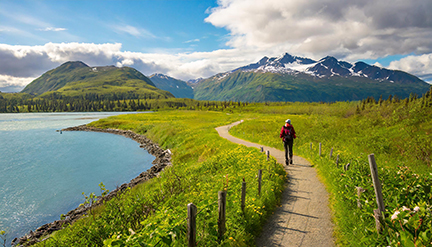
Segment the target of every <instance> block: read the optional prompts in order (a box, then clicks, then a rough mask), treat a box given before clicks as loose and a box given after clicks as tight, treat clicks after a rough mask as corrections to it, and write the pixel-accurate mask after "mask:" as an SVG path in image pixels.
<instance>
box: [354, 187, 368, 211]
mask: <svg viewBox="0 0 432 247" xmlns="http://www.w3.org/2000/svg"><path fill="white" fill-rule="evenodd" d="M356 189H357V207H358V208H362V204H361V202H360V198H361V195H362V193H363V192H365V191H366V190H365V189H363V188H362V187H356Z"/></svg>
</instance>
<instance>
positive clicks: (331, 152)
mask: <svg viewBox="0 0 432 247" xmlns="http://www.w3.org/2000/svg"><path fill="white" fill-rule="evenodd" d="M332 156H333V148H331V149H330V159H331V157H332Z"/></svg>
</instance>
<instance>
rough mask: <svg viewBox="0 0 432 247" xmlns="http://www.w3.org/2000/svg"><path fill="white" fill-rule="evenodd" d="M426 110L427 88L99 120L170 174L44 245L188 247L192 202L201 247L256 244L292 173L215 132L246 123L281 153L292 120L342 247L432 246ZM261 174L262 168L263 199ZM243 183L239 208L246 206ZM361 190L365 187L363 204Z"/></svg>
mask: <svg viewBox="0 0 432 247" xmlns="http://www.w3.org/2000/svg"><path fill="white" fill-rule="evenodd" d="M431 106H432V99H431V94H430V92H429V93H427V94H426V95H424V96H423V97H422V98H417V97H414V96H413V97H410V98H408V99H406V100H399V99H397V98H391V97H389V98H388V99H386V100H382V99H380V100H378V101H375V100H374V99H367V100H364V101H362V102H337V103H333V104H327V103H326V104H320V103H260V104H248V105H244V104H238V105H230V106H229V107H219V108H217V109H215V108H214V107H210V105H207V106H206V107H201V108H200V109H201V110H164V111H158V112H154V113H151V114H137V115H122V116H115V117H110V118H107V119H102V120H99V121H96V122H93V123H91V124H90V125H91V126H95V127H100V128H118V129H129V130H132V131H134V132H136V133H139V134H143V135H146V136H147V137H148V138H150V139H151V140H153V141H155V142H157V143H159V144H160V145H161V146H162V147H163V148H164V149H170V150H171V151H172V153H173V157H172V163H173V166H171V167H168V168H166V169H165V170H164V171H163V172H162V173H161V174H160V176H159V177H157V178H155V179H152V180H151V181H148V182H145V183H142V184H140V185H139V186H136V187H134V188H133V189H131V190H129V191H128V192H126V193H124V194H122V195H121V196H119V197H117V198H115V199H113V200H111V201H109V202H107V203H105V204H104V205H103V206H101V207H99V208H97V209H96V210H93V211H92V212H91V213H90V215H88V216H87V217H85V218H83V219H81V220H79V221H78V222H76V223H74V224H73V225H72V226H68V227H66V228H65V229H64V230H62V231H59V232H57V233H55V234H53V236H51V237H50V238H49V239H48V240H47V241H44V242H41V243H39V244H38V246H104V245H105V246H185V245H187V236H186V218H187V208H186V206H187V204H188V203H194V204H195V205H197V207H198V212H199V214H198V217H197V233H198V235H197V242H198V245H200V246H253V245H254V239H255V238H256V237H257V236H258V235H259V233H260V231H261V228H262V226H263V224H264V222H265V221H266V219H267V218H268V216H269V215H270V214H271V213H272V212H273V211H274V209H275V208H276V207H277V206H278V203H279V198H280V195H281V191H282V190H283V185H284V183H285V182H286V173H285V171H284V170H283V167H282V165H280V164H277V163H276V161H275V160H274V159H270V160H269V161H267V160H266V157H265V155H264V154H263V153H260V152H259V150H257V149H254V148H246V147H244V146H239V145H236V144H232V143H230V142H228V141H227V140H225V139H222V138H220V137H219V136H218V134H217V132H216V130H215V127H218V126H222V125H226V124H230V123H232V122H235V121H238V120H241V119H243V120H245V122H244V123H242V124H240V125H238V126H236V127H233V128H232V129H231V130H230V133H231V134H232V135H234V136H237V137H240V138H242V139H246V140H250V141H252V142H256V143H260V144H263V145H268V146H272V147H276V148H279V149H283V147H282V144H281V141H280V139H279V131H280V128H281V126H282V125H283V123H284V121H285V120H286V119H287V118H289V119H291V121H292V123H293V125H294V127H295V129H296V132H297V135H298V138H297V139H296V140H295V145H294V147H295V149H294V152H295V155H300V156H302V157H304V158H306V159H308V160H309V161H310V162H311V163H312V164H313V166H314V167H315V168H316V169H317V171H318V173H319V176H320V178H321V180H322V181H323V183H324V184H325V186H326V188H327V190H328V191H329V192H330V206H331V209H332V211H333V221H334V223H335V226H336V228H335V239H336V243H337V245H339V246H430V245H431V243H432V232H431V229H432V218H431V205H432V194H431V193H430V192H431V182H432V168H431V156H432V137H431V131H432V114H431V113H432V108H431ZM210 110H211V111H210ZM319 143H321V144H322V155H321V156H319V154H318V146H319ZM311 144H312V145H311ZM311 147H312V148H311ZM331 149H333V155H332V157H330V150H331ZM372 153H374V155H375V159H376V161H377V164H378V174H379V178H380V180H381V182H382V189H383V194H384V203H385V207H386V211H385V213H384V221H383V229H382V231H381V233H380V234H378V233H377V231H376V229H375V219H374V217H373V210H374V209H376V208H377V205H376V201H375V194H374V189H373V186H372V180H371V176H370V170H369V163H368V155H369V154H372ZM337 156H339V159H338V162H337V163H336V159H337ZM348 163H349V164H350V166H349V169H348V170H345V169H344V166H346V165H347V164H348ZM258 169H262V170H263V192H262V194H261V196H258V193H257V179H256V177H257V171H258ZM243 178H244V179H245V181H246V182H247V196H246V208H245V210H244V212H243V211H242V210H241V207H240V202H239V201H240V188H241V182H242V180H243ZM95 182H100V181H95ZM288 182H289V181H288ZM356 187H361V188H363V189H364V190H365V192H364V193H362V194H361V196H360V197H358V196H357V188H356ZM222 190H225V191H227V232H226V235H225V237H224V239H223V240H221V241H218V237H217V236H218V233H217V216H218V212H217V193H218V191H222Z"/></svg>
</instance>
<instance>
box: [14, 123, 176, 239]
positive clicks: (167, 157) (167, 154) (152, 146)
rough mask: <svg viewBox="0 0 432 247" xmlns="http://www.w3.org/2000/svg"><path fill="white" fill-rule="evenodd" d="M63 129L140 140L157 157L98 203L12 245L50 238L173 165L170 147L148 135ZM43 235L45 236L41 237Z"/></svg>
mask: <svg viewBox="0 0 432 247" xmlns="http://www.w3.org/2000/svg"><path fill="white" fill-rule="evenodd" d="M61 131H92V132H103V133H111V134H116V135H122V136H125V137H127V138H130V139H132V140H134V141H136V142H138V143H139V144H140V147H141V148H144V149H145V150H147V151H148V152H149V154H151V155H153V156H155V158H156V159H155V160H154V161H153V162H152V164H153V166H152V167H151V168H150V169H148V170H147V171H145V172H143V173H141V174H140V175H139V176H138V177H136V178H134V179H132V180H131V181H130V182H129V183H125V184H122V185H121V186H119V187H118V188H117V189H115V190H113V191H111V192H110V193H109V194H108V195H106V196H105V197H103V198H99V200H98V201H97V202H96V203H94V204H93V205H92V206H91V207H85V206H79V207H77V208H76V209H74V210H71V211H69V212H68V213H67V214H66V215H64V219H62V220H56V221H54V222H51V223H48V224H45V225H43V226H41V227H39V228H37V229H36V230H35V231H34V232H33V231H30V233H28V234H26V235H25V236H23V237H21V238H15V239H14V240H12V245H17V246H23V245H31V244H34V243H37V242H40V241H43V240H45V239H47V238H48V237H47V236H48V235H49V234H51V233H53V232H55V231H58V230H61V229H62V228H63V227H65V226H67V225H70V224H72V223H73V222H75V221H76V220H78V219H79V218H80V217H82V216H84V215H86V214H87V211H89V210H90V209H91V208H93V207H96V206H98V205H100V204H101V203H103V202H104V201H107V200H110V199H112V198H113V197H115V196H117V195H118V194H119V193H122V192H124V191H125V190H126V189H127V188H132V187H134V186H135V185H137V184H139V183H141V182H144V181H147V180H149V179H151V178H154V177H156V176H157V175H158V174H159V173H160V172H161V171H162V170H163V169H164V168H165V167H167V166H170V165H171V151H170V150H169V149H167V150H163V149H162V148H160V147H159V145H158V144H156V143H154V142H152V141H151V140H149V139H147V137H145V136H143V135H139V134H136V133H134V132H132V131H130V130H118V129H99V128H95V127H89V126H86V125H80V126H76V127H70V128H66V129H62V130H61ZM42 237H45V238H44V239H41V238H42Z"/></svg>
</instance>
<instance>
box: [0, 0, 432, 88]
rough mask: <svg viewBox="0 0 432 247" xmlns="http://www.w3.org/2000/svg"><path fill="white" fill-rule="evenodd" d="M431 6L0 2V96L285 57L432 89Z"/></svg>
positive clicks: (294, 1)
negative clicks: (81, 71) (361, 69)
mask: <svg viewBox="0 0 432 247" xmlns="http://www.w3.org/2000/svg"><path fill="white" fill-rule="evenodd" d="M431 10H432V1H431V0H411V1H406V0H362V1H358V0H302V1H298V0H265V1H263V0H217V1H216V0H134V1H127V0H60V1H59V0H30V1H23V0H1V1H0V91H2V92H13V91H20V90H21V89H22V88H23V87H25V86H26V85H27V84H28V83H30V82H31V81H32V80H34V79H36V78H37V77H39V76H41V75H42V74H43V73H45V72H46V71H48V70H51V69H54V68H56V67H58V66H59V65H61V64H62V63H65V62H67V61H82V62H84V63H86V64H87V65H89V66H106V65H115V66H118V67H121V66H129V67H133V68H135V69H137V70H139V71H140V72H142V73H143V74H144V75H147V76H150V75H151V74H154V73H163V74H166V75H169V76H172V77H174V78H178V79H182V80H189V79H196V78H207V77H210V76H212V75H214V74H217V73H222V72H226V71H230V70H233V69H235V68H238V67H241V66H245V65H248V64H250V63H255V62H257V61H259V60H260V59H261V58H262V57H264V56H267V57H277V56H281V55H283V54H284V53H289V54H291V55H295V56H303V57H308V58H312V59H316V60H319V59H321V58H323V57H325V56H334V57H336V58H337V59H339V60H344V61H348V62H357V61H364V62H367V63H369V64H374V65H377V66H381V67H385V68H389V69H398V70H403V71H406V72H408V73H411V74H414V75H416V76H418V77H419V78H421V79H423V80H425V81H427V82H429V83H432V15H431V14H430V12H431Z"/></svg>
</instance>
